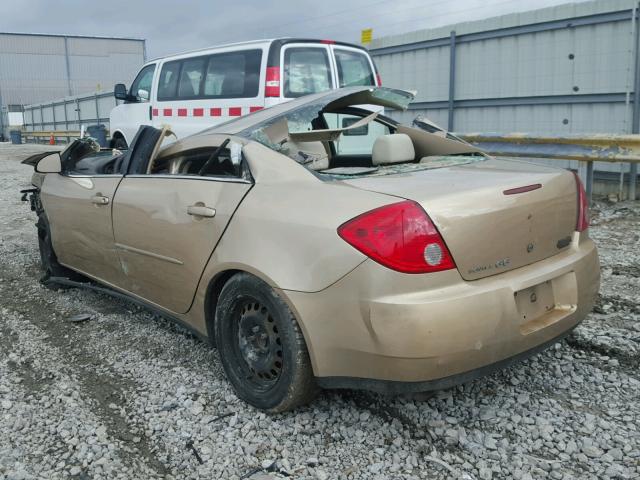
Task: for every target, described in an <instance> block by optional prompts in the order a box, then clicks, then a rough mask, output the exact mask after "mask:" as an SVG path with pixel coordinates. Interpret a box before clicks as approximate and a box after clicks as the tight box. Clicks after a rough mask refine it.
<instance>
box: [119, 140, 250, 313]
mask: <svg viewBox="0 0 640 480" xmlns="http://www.w3.org/2000/svg"><path fill="white" fill-rule="evenodd" d="M216 147H217V145H212V146H208V147H206V148H199V149H194V150H190V151H186V152H180V153H177V154H174V155H173V156H170V157H167V158H163V159H161V161H160V160H158V161H154V163H153V164H152V166H151V167H150V170H151V173H149V174H146V173H142V172H141V171H137V172H135V171H134V172H132V173H131V174H128V175H127V176H126V177H125V178H124V179H123V180H122V182H121V184H120V186H119V188H118V192H117V194H116V198H115V199H114V202H113V229H114V237H115V247H116V249H117V252H118V255H119V258H120V261H121V263H122V269H123V271H124V274H125V278H126V287H125V288H126V289H127V290H128V291H130V292H131V293H133V294H135V295H138V296H140V297H142V298H144V299H146V300H148V301H150V302H153V303H155V304H157V305H159V306H161V307H163V308H166V309H168V310H170V311H172V312H176V313H184V312H186V311H188V310H189V308H190V306H191V302H192V300H193V296H194V294H195V291H196V287H197V285H198V281H199V279H200V276H201V274H202V271H203V270H204V267H205V265H206V263H207V261H208V259H209V257H210V256H211V253H212V252H213V250H214V248H215V246H216V244H217V243H218V240H219V239H220V237H221V236H222V233H223V231H224V229H225V227H226V226H227V224H228V222H229V220H230V219H231V216H232V215H233V213H234V211H235V209H236V208H237V206H238V205H239V204H240V202H241V201H242V199H243V198H244V196H245V195H246V193H247V192H248V191H249V189H250V188H251V186H252V183H251V182H250V181H248V180H245V179H243V177H242V176H241V174H239V172H238V170H237V169H235V170H234V168H236V167H233V166H232V163H231V158H230V152H229V150H228V149H224V150H223V151H222V154H221V155H220V156H219V157H218V159H217V161H216V162H213V163H212V164H211V165H210V166H209V167H208V168H207V170H206V172H202V173H201V174H200V173H199V171H200V169H201V168H202V166H203V165H204V163H205V162H206V161H207V159H209V158H210V157H211V155H212V154H213V152H214V151H215V149H216ZM144 171H146V170H144Z"/></svg>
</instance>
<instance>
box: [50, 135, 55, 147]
mask: <svg viewBox="0 0 640 480" xmlns="http://www.w3.org/2000/svg"><path fill="white" fill-rule="evenodd" d="M55 144H56V139H55V138H53V133H52V134H51V137H49V145H55Z"/></svg>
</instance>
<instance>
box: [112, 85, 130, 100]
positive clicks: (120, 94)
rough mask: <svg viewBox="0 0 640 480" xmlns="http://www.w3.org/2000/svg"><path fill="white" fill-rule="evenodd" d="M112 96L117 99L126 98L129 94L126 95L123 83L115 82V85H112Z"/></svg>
mask: <svg viewBox="0 0 640 480" xmlns="http://www.w3.org/2000/svg"><path fill="white" fill-rule="evenodd" d="M113 96H114V97H116V99H117V100H128V99H129V95H127V87H126V85H125V84H124V83H116V85H115V87H113Z"/></svg>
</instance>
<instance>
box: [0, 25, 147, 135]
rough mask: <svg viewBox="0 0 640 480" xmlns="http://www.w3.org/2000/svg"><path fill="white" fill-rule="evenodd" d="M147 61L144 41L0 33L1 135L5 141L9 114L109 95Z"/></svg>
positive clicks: (128, 79)
mask: <svg viewBox="0 0 640 480" xmlns="http://www.w3.org/2000/svg"><path fill="white" fill-rule="evenodd" d="M145 56H146V53H145V41H144V40H142V39H133V38H102V37H83V36H72V35H45V34H23V33H0V108H1V109H2V114H1V115H0V132H2V130H3V129H4V130H5V136H6V135H7V131H6V130H7V129H8V125H7V119H8V116H7V114H6V113H7V111H8V110H9V109H11V110H17V109H19V108H20V106H22V105H26V104H32V103H37V102H43V101H47V100H51V99H53V98H60V97H64V96H70V95H77V94H83V93H92V92H101V91H111V90H112V89H113V85H114V84H115V83H118V82H128V81H130V80H131V78H133V76H134V75H135V74H136V72H137V71H138V70H139V69H140V66H141V65H142V64H143V63H144V61H145Z"/></svg>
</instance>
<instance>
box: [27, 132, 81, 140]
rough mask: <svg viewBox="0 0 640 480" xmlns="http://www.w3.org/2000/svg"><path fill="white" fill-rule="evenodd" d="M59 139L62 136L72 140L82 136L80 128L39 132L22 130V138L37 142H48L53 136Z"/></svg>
mask: <svg viewBox="0 0 640 480" xmlns="http://www.w3.org/2000/svg"><path fill="white" fill-rule="evenodd" d="M52 135H53V138H54V139H55V140H56V141H57V140H58V139H60V138H63V139H65V140H66V141H67V142H71V140H72V139H76V138H80V130H47V131H39V132H30V131H27V130H22V138H24V139H30V138H31V139H33V140H34V142H35V143H47V142H49V140H50V139H51V136H52Z"/></svg>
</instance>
